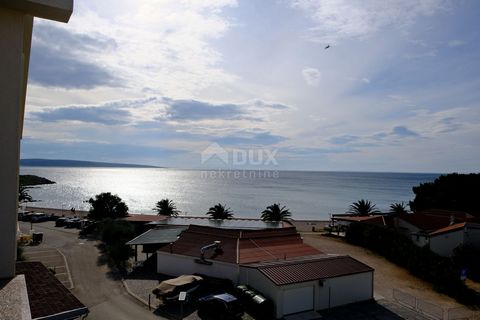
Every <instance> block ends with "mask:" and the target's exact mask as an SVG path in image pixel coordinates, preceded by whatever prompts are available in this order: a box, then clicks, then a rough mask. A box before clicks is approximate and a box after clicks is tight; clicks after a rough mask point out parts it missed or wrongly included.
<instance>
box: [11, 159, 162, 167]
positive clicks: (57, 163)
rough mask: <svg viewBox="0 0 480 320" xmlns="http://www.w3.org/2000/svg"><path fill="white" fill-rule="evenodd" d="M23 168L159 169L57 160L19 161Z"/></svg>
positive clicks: (137, 165)
mask: <svg viewBox="0 0 480 320" xmlns="http://www.w3.org/2000/svg"><path fill="white" fill-rule="evenodd" d="M20 166H23V167H77V168H80V167H85V168H161V167H155V166H147V165H142V164H126V163H111V162H95V161H81V160H57V159H21V160H20Z"/></svg>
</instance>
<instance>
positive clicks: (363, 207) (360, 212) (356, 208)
mask: <svg viewBox="0 0 480 320" xmlns="http://www.w3.org/2000/svg"><path fill="white" fill-rule="evenodd" d="M347 213H351V214H354V215H357V216H369V215H372V214H380V211H379V210H377V208H376V206H375V205H374V204H373V203H371V202H370V200H364V199H361V200H359V201H357V202H354V203H352V204H351V205H350V210H348V211H347Z"/></svg>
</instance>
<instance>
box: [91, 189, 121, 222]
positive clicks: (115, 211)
mask: <svg viewBox="0 0 480 320" xmlns="http://www.w3.org/2000/svg"><path fill="white" fill-rule="evenodd" d="M87 202H88V203H90V213H89V215H88V216H89V218H91V219H94V220H101V219H105V218H121V217H126V216H127V215H128V207H127V205H126V204H125V202H123V201H122V199H121V198H120V197H119V196H117V195H112V194H111V193H110V192H103V193H100V194H97V195H96V196H95V199H93V198H90V199H89V200H88V201H87Z"/></svg>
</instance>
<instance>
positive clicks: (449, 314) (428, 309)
mask: <svg viewBox="0 0 480 320" xmlns="http://www.w3.org/2000/svg"><path fill="white" fill-rule="evenodd" d="M393 299H394V300H395V301H396V302H398V303H400V304H402V305H404V306H405V307H407V308H410V309H412V310H414V311H416V312H418V313H421V314H423V315H425V316H427V317H429V318H432V319H435V320H461V319H465V320H467V319H468V320H471V319H477V317H475V314H474V312H473V311H472V310H469V309H467V308H465V307H457V308H443V307H442V306H439V305H437V304H435V303H432V302H429V301H425V300H422V299H419V298H417V297H415V296H414V295H411V294H409V293H406V292H403V291H401V290H398V289H393Z"/></svg>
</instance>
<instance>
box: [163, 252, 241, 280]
mask: <svg viewBox="0 0 480 320" xmlns="http://www.w3.org/2000/svg"><path fill="white" fill-rule="evenodd" d="M194 260H195V257H188V256H182V255H178V254H172V253H168V252H162V251H157V272H159V273H163V274H167V275H172V276H181V275H184V274H194V273H201V274H204V275H207V276H211V277H217V278H225V279H230V280H232V281H233V283H235V284H237V283H238V272H239V271H238V269H239V267H238V265H236V264H233V263H225V262H218V261H212V262H213V263H212V264H211V265H205V264H200V263H196V262H195V261H194ZM208 261H211V260H208Z"/></svg>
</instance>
